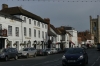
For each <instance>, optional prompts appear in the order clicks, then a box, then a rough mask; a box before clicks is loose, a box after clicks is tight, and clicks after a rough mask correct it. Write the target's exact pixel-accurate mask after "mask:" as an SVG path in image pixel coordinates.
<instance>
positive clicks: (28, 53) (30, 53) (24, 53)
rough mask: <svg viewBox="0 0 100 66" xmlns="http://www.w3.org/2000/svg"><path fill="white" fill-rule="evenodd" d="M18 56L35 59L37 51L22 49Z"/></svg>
mask: <svg viewBox="0 0 100 66" xmlns="http://www.w3.org/2000/svg"><path fill="white" fill-rule="evenodd" d="M19 54H20V56H21V57H22V56H24V57H26V58H28V57H29V56H33V57H36V54H37V50H36V49H35V48H24V49H22V50H21V51H19Z"/></svg>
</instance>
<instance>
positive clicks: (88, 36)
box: [78, 32, 91, 41]
mask: <svg viewBox="0 0 100 66" xmlns="http://www.w3.org/2000/svg"><path fill="white" fill-rule="evenodd" d="M78 37H81V39H82V41H86V40H91V34H90V33H89V32H79V33H78Z"/></svg>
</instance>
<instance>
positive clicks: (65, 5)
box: [0, 0, 100, 31]
mask: <svg viewBox="0 0 100 66" xmlns="http://www.w3.org/2000/svg"><path fill="white" fill-rule="evenodd" d="M53 1H54V0H52V1H45V2H44V1H32V0H30V1H17V0H15V1H12V0H8V1H7V0H2V1H0V6H1V7H0V9H2V4H8V6H9V7H14V6H22V8H24V9H25V10H27V11H30V12H32V13H34V14H36V15H38V16H40V17H42V18H50V23H51V24H53V25H54V26H55V27H60V26H71V27H73V28H75V29H76V30H77V31H84V30H89V29H90V18H89V16H90V15H91V16H92V17H93V18H97V15H100V2H67V1H68V0H67V1H65V2H63V1H60V2H58V1H54V2H53ZM70 1H71V0H70ZM74 1H75V0H74ZM77 1H82V0H77ZM83 1H86V0H83ZM88 1H89V0H88ZM97 1H99V0H97Z"/></svg>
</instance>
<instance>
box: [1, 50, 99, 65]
mask: <svg viewBox="0 0 100 66" xmlns="http://www.w3.org/2000/svg"><path fill="white" fill-rule="evenodd" d="M87 53H88V56H89V63H88V65H86V66H100V51H97V50H96V49H88V50H87ZM62 55H63V53H61V54H54V55H49V56H37V57H36V58H29V59H25V58H23V59H18V60H16V61H15V60H13V59H12V60H10V61H7V62H4V61H0V66H62V65H61V57H62Z"/></svg>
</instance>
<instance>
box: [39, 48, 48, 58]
mask: <svg viewBox="0 0 100 66" xmlns="http://www.w3.org/2000/svg"><path fill="white" fill-rule="evenodd" d="M37 55H43V56H44V55H48V52H46V49H37Z"/></svg>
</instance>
